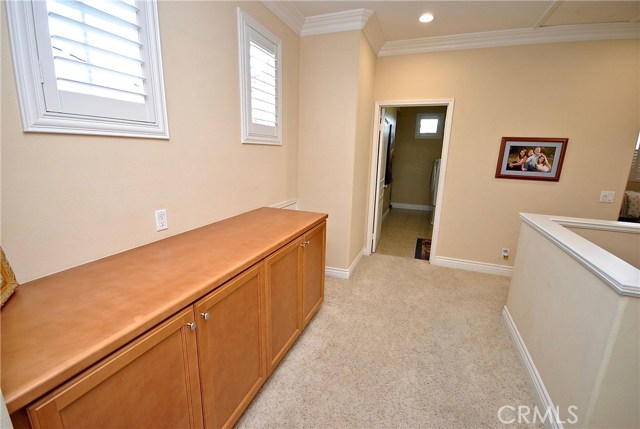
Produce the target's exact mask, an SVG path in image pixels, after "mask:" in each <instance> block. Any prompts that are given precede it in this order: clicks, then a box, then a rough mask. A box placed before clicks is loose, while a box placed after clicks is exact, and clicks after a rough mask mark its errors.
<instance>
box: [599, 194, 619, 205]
mask: <svg viewBox="0 0 640 429" xmlns="http://www.w3.org/2000/svg"><path fill="white" fill-rule="evenodd" d="M615 195H616V193H615V192H613V191H602V192H600V202H601V203H612V202H613V199H614V197H615Z"/></svg>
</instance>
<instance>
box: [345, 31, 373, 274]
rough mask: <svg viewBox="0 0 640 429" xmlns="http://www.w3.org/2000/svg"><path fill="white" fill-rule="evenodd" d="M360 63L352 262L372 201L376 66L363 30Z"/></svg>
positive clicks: (364, 234) (362, 239) (360, 246)
mask: <svg viewBox="0 0 640 429" xmlns="http://www.w3.org/2000/svg"><path fill="white" fill-rule="evenodd" d="M359 42H360V45H359V64H358V105H357V109H358V111H357V122H356V138H355V156H354V169H353V196H352V211H351V228H350V229H351V231H350V232H351V241H350V244H349V265H348V266H351V264H352V263H353V261H354V260H355V259H356V258H357V257H358V255H359V254H360V253H361V252H362V251H363V249H364V247H365V241H366V237H367V213H368V208H369V207H368V204H369V181H370V178H371V177H370V175H369V173H370V169H371V156H372V152H373V151H372V149H371V148H372V145H373V113H374V111H373V110H374V102H373V83H374V78H375V70H376V55H375V53H374V52H373V49H372V48H371V46H370V45H369V42H368V41H367V38H366V37H365V36H364V34H363V33H360V41H359Z"/></svg>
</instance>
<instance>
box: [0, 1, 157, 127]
mask: <svg viewBox="0 0 640 429" xmlns="http://www.w3.org/2000/svg"><path fill="white" fill-rule="evenodd" d="M8 6H10V7H8V9H9V10H10V24H12V25H10V30H11V32H12V45H15V44H16V43H17V44H19V42H23V43H25V45H23V46H13V50H14V58H15V60H14V61H15V62H16V63H19V62H20V61H21V60H24V59H25V57H26V55H24V54H21V53H20V52H21V50H24V49H25V47H26V49H27V50H29V51H30V54H29V55H30V57H31V58H30V59H31V61H32V64H31V67H32V69H34V70H37V72H32V73H31V75H35V77H36V79H34V80H36V82H33V83H34V85H33V86H34V87H35V88H34V89H31V90H30V89H23V90H22V92H23V93H24V94H26V95H29V96H32V97H34V98H35V101H34V102H33V101H32V102H31V103H29V101H27V102H26V103H24V104H26V105H27V106H28V107H27V108H23V117H24V116H25V113H27V114H28V115H29V114H31V116H33V115H32V114H33V112H32V111H33V110H34V109H33V105H34V104H35V105H37V107H38V110H39V111H38V112H37V113H38V114H39V117H37V118H33V117H30V118H29V120H24V122H25V130H27V131H49V132H77V133H87V134H117V135H133V136H147V137H160V138H165V137H168V131H167V126H166V108H165V99H164V87H163V82H162V68H161V65H162V63H161V57H160V47H159V38H158V34H159V31H158V28H157V11H156V4H155V2H154V1H152V0H144V1H136V0H33V1H31V2H29V1H11V2H9V3H8ZM20 21H24V22H20ZM22 39H24V40H22ZM31 40H32V41H33V42H34V43H31V42H30V41H31ZM14 41H15V42H16V43H13V42H14ZM34 45H35V47H36V49H33V48H32V46H34ZM34 51H35V52H34ZM28 67H29V65H25V64H17V65H16V75H17V77H19V76H20V74H22V73H20V72H22V70H21V69H23V68H24V69H28ZM19 80H20V79H19ZM25 80H26V79H25ZM26 83H27V84H28V83H29V82H26ZM22 84H25V83H24V82H23V83H22ZM21 98H23V97H22V96H21ZM56 125H59V126H60V128H62V129H58V130H56V129H53V128H55V126H56ZM39 128H42V129H39Z"/></svg>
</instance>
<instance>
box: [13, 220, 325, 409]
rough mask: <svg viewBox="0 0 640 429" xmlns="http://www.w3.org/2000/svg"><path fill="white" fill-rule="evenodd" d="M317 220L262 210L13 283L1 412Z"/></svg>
mask: <svg viewBox="0 0 640 429" xmlns="http://www.w3.org/2000/svg"><path fill="white" fill-rule="evenodd" d="M326 218H327V215H326V214H319V213H311V212H303V211H295V210H283V209H273V208H261V209H257V210H253V211H251V212H248V213H244V214H241V215H239V216H235V217H232V218H229V219H226V220H223V221H220V222H216V223H213V224H211V225H207V226H204V227H201V228H198V229H195V230H192V231H188V232H185V233H182V234H178V235H175V236H173V237H169V238H166V239H163V240H160V241H156V242H154V243H151V244H147V245H145V246H142V247H138V248H135V249H132V250H129V251H126V252H123V253H119V254H117V255H113V256H110V257H107V258H104V259H100V260H98V261H95V262H91V263H88V264H85V265H81V266H78V267H75V268H72V269H69V270H66V271H62V272H60V273H57V274H52V275H50V276H47V277H43V278H41V279H37V280H34V281H32V282H29V283H25V284H23V285H21V286H20V287H19V288H18V289H17V291H16V292H15V295H14V296H13V297H12V298H11V299H10V300H9V301H8V302H7V303H6V304H5V306H4V307H3V308H2V311H1V312H0V313H1V316H2V325H1V335H2V355H1V357H2V363H1V365H2V372H1V374H0V379H1V383H2V393H3V395H4V398H5V401H6V403H7V408H8V409H9V412H10V413H12V412H14V411H16V410H18V409H20V408H22V407H24V406H25V405H27V404H29V403H30V402H32V401H34V400H35V399H37V398H38V397H40V396H42V395H43V394H45V393H47V392H48V391H49V390H51V389H53V388H55V387H56V386H58V385H60V384H61V383H63V382H65V381H66V380H68V379H69V378H71V377H73V376H74V375H76V374H78V373H80V372H81V371H83V370H84V369H86V368H88V367H89V366H91V365H93V364H94V363H96V362H97V361H98V360H100V359H102V358H104V357H105V356H107V355H108V354H110V353H112V352H113V351H115V350H117V349H118V348H120V347H122V346H123V345H125V344H126V343H128V342H129V341H131V340H133V339H134V338H136V337H137V336H139V335H141V334H143V333H144V332H145V331H147V330H148V329H150V328H152V327H153V326H155V325H157V324H158V323H160V322H161V321H163V320H164V319H166V318H168V317H169V316H171V315H173V314H174V313H176V312H178V311H179V310H181V309H182V308H185V307H186V306H188V305H190V304H191V303H193V302H194V301H196V300H197V299H199V298H200V297H202V296H203V295H205V294H206V293H208V292H210V291H211V290H213V289H215V288H216V287H217V286H219V285H221V284H222V283H224V282H225V281H227V280H228V279H230V278H232V277H233V276H235V275H236V274H238V273H240V272H242V271H244V270H245V269H246V268H248V267H250V266H251V265H253V264H255V263H256V262H258V261H260V260H261V259H263V258H264V257H265V256H267V255H269V254H270V253H272V252H273V251H275V250H276V249H278V248H279V247H281V246H282V245H284V244H286V243H287V242H289V241H291V240H292V239H294V238H295V237H297V236H298V235H300V234H302V233H303V232H305V231H306V230H308V229H310V228H312V227H313V226H315V225H318V224H320V223H322V222H323V221H324V220H325V219H326Z"/></svg>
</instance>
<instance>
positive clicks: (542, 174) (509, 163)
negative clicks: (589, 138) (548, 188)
mask: <svg viewBox="0 0 640 429" xmlns="http://www.w3.org/2000/svg"><path fill="white" fill-rule="evenodd" d="M568 140H569V139H566V138H538V137H503V138H502V143H501V146H500V155H499V156H498V165H497V166H496V177H497V178H501V179H505V178H506V179H525V180H547V181H554V182H557V181H558V180H560V171H561V169H562V162H563V161H564V153H565V150H566V148H567V143H568Z"/></svg>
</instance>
